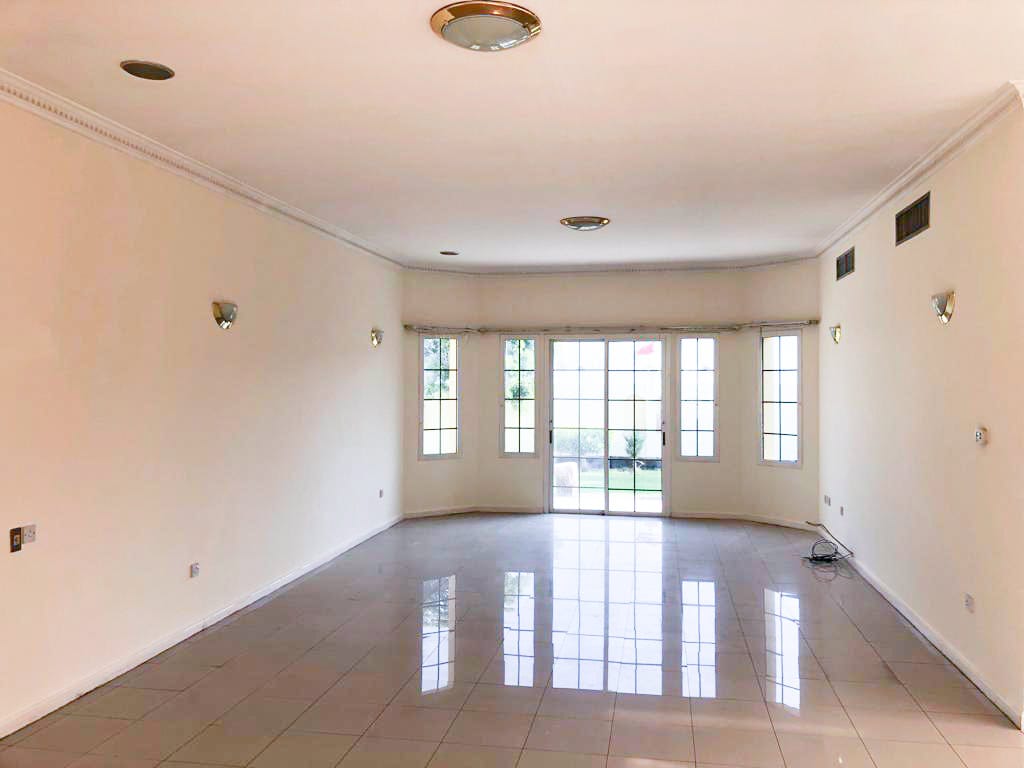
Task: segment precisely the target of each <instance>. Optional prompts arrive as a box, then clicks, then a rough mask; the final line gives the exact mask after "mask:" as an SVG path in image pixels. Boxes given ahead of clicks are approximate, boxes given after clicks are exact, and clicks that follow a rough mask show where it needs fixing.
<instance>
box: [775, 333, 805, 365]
mask: <svg viewBox="0 0 1024 768" xmlns="http://www.w3.org/2000/svg"><path fill="white" fill-rule="evenodd" d="M799 341H800V340H799V339H798V338H797V337H796V336H783V337H782V338H780V339H779V368H782V369H783V370H790V371H795V370H796V368H797V359H798V356H799V354H800V351H799V348H798V347H799Z"/></svg>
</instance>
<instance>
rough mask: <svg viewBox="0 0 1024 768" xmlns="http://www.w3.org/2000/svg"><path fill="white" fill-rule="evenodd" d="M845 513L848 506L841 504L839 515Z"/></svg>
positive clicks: (841, 515)
mask: <svg viewBox="0 0 1024 768" xmlns="http://www.w3.org/2000/svg"><path fill="white" fill-rule="evenodd" d="M845 514H846V507H843V506H840V507H839V516H840V517H843V516H844V515H845Z"/></svg>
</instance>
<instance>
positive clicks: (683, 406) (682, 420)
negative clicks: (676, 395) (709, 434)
mask: <svg viewBox="0 0 1024 768" xmlns="http://www.w3.org/2000/svg"><path fill="white" fill-rule="evenodd" d="M679 425H680V428H681V429H696V428H697V403H694V402H689V403H680V404H679Z"/></svg>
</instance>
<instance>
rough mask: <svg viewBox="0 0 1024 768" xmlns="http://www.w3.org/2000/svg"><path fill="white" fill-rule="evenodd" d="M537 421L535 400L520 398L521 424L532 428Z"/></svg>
mask: <svg viewBox="0 0 1024 768" xmlns="http://www.w3.org/2000/svg"><path fill="white" fill-rule="evenodd" d="M536 423H537V420H536V417H535V401H534V400H520V401H519V426H520V427H530V428H531V429H532V428H533V427H534V425H535V424H536Z"/></svg>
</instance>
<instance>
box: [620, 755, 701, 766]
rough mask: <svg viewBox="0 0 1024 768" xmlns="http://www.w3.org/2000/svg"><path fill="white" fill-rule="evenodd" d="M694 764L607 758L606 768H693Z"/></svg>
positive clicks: (646, 759) (640, 758) (631, 758)
mask: <svg viewBox="0 0 1024 768" xmlns="http://www.w3.org/2000/svg"><path fill="white" fill-rule="evenodd" d="M695 766H696V763H679V762H676V761H674V760H651V759H649V758H646V757H614V756H613V757H609V758H608V766H607V768H695Z"/></svg>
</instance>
